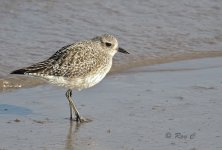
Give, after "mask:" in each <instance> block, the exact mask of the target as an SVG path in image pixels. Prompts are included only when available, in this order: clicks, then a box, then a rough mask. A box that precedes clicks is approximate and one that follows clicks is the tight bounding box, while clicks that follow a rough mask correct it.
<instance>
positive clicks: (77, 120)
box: [70, 114, 92, 123]
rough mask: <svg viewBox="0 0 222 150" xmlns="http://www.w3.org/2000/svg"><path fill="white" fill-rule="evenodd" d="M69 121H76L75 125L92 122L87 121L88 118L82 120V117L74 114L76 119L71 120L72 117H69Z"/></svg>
mask: <svg viewBox="0 0 222 150" xmlns="http://www.w3.org/2000/svg"><path fill="white" fill-rule="evenodd" d="M70 120H71V121H76V122H77V123H78V122H79V123H87V122H91V121H92V120H91V119H88V118H84V117H82V116H80V115H79V114H76V118H75V119H73V118H72V117H70Z"/></svg>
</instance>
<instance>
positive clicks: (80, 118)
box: [66, 89, 86, 122]
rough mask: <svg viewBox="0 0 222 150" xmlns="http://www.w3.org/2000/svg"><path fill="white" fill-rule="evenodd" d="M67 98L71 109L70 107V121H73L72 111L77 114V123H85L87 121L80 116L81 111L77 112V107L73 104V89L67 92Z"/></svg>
mask: <svg viewBox="0 0 222 150" xmlns="http://www.w3.org/2000/svg"><path fill="white" fill-rule="evenodd" d="M66 97H67V99H68V101H69V107H70V119H72V113H71V112H72V110H73V111H74V112H75V115H76V121H77V122H78V121H79V122H84V121H86V120H85V119H84V118H83V117H81V116H80V114H79V111H78V110H77V108H76V105H75V103H74V102H73V100H72V90H71V89H68V90H67V92H66Z"/></svg>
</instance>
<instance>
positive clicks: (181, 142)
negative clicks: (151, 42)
mask: <svg viewBox="0 0 222 150" xmlns="http://www.w3.org/2000/svg"><path fill="white" fill-rule="evenodd" d="M221 62H222V58H207V59H197V60H190V61H180V62H174V63H168V64H161V65H153V66H148V67H143V68H137V69H134V70H129V71H127V72H125V73H122V74H115V75H111V76H108V77H107V78H105V80H103V81H102V82H101V83H100V84H98V85H97V86H95V87H93V88H91V89H87V90H83V91H81V92H74V98H75V99H76V102H77V106H78V108H79V111H80V113H81V114H82V115H83V116H85V117H86V118H89V119H91V120H93V121H92V122H89V123H85V124H81V125H80V124H76V123H75V122H71V123H70V121H69V120H68V119H67V118H66V117H68V116H69V107H68V103H67V100H66V99H65V96H64V93H65V90H64V89H61V88H57V87H53V86H50V85H41V86H37V87H34V88H27V89H20V90H15V91H13V92H4V93H1V94H0V127H1V134H0V141H1V143H0V149H4V150H10V149H22V150H26V149H28V150H30V149H58V150H61V149H67V150H72V149H75V150H79V149H81V150H82V149H85V150H88V149H96V150H113V149H117V150H119V149H120V150H146V149H152V150H162V149H165V150H174V149H175V150H180V149H181V150H204V149H206V150H207V149H208V150H209V149H214V150H216V149H218V150H219V149H221V148H222V144H221V141H222V130H221V124H222V119H221V116H222V109H221V107H222V101H221V97H222V94H221V91H222V78H221V76H222V65H221V64H222V63H221Z"/></svg>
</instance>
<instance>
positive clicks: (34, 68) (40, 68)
mask: <svg viewBox="0 0 222 150" xmlns="http://www.w3.org/2000/svg"><path fill="white" fill-rule="evenodd" d="M69 47H71V45H67V46H64V47H62V48H61V49H60V50H58V51H57V52H56V53H55V54H53V55H52V56H51V57H50V58H48V59H47V60H45V61H42V62H39V63H36V64H33V65H31V66H29V67H25V68H22V69H18V70H15V71H13V72H11V74H30V75H31V74H35V75H41V74H42V75H43V74H44V75H50V74H51V73H50V70H52V68H53V66H54V64H55V63H56V62H57V61H58V60H59V59H61V58H65V57H66V56H67V55H68V53H69Z"/></svg>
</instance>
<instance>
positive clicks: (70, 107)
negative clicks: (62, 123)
mask: <svg viewBox="0 0 222 150" xmlns="http://www.w3.org/2000/svg"><path fill="white" fill-rule="evenodd" d="M66 97H67V99H68V101H69V109H70V120H72V104H71V102H70V91H69V90H68V91H67V92H66Z"/></svg>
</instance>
